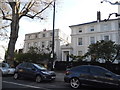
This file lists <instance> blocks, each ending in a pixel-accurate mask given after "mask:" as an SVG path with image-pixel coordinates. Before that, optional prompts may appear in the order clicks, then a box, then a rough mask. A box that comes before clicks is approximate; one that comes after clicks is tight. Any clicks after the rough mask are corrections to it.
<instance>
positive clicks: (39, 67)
mask: <svg viewBox="0 0 120 90" xmlns="http://www.w3.org/2000/svg"><path fill="white" fill-rule="evenodd" d="M34 66H35V67H36V68H38V69H41V70H47V69H46V68H45V67H44V66H42V65H38V64H34Z"/></svg>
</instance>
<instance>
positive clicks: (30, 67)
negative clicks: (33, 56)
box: [27, 63, 35, 69]
mask: <svg viewBox="0 0 120 90" xmlns="http://www.w3.org/2000/svg"><path fill="white" fill-rule="evenodd" d="M33 68H35V67H34V66H33V65H32V64H31V63H28V64H27V69H33Z"/></svg>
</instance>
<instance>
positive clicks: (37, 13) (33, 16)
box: [33, 1, 53, 18]
mask: <svg viewBox="0 0 120 90" xmlns="http://www.w3.org/2000/svg"><path fill="white" fill-rule="evenodd" d="M52 2H53V1H52ZM52 2H50V3H49V4H48V5H47V6H46V7H45V8H44V9H42V10H41V11H40V12H38V13H36V14H35V15H34V16H33V18H34V17H36V16H37V15H38V14H40V13H42V12H43V11H45V10H46V9H47V8H48V7H49V6H50V5H51V4H52Z"/></svg>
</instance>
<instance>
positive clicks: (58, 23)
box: [16, 0, 118, 49]
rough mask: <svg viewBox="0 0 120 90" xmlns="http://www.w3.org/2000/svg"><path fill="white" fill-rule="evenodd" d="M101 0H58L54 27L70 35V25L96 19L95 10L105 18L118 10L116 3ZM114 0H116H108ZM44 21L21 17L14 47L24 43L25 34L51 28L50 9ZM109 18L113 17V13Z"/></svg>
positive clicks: (19, 46)
mask: <svg viewBox="0 0 120 90" xmlns="http://www.w3.org/2000/svg"><path fill="white" fill-rule="evenodd" d="M101 1H102V0H60V5H56V7H57V9H56V19H55V28H56V29H58V28H59V29H61V30H62V31H63V32H64V33H66V34H68V35H70V34H71V30H70V28H69V26H70V25H75V24H81V23H85V22H91V21H95V20H96V19H97V11H101V18H102V19H106V18H108V15H109V14H110V13H114V12H115V13H116V12H118V6H117V5H110V4H109V3H106V2H104V3H100V2H101ZM110 1H111V2H115V1H116V0H110ZM48 16H49V17H48V19H47V20H45V21H41V22H40V21H33V20H31V19H28V18H23V19H21V21H20V30H19V31H20V32H19V38H18V40H17V43H16V48H17V49H18V48H22V47H23V44H24V38H25V34H27V33H33V32H39V31H42V30H43V29H45V28H46V29H48V30H52V11H51V12H50V13H49V15H48ZM111 18H115V16H114V15H113V16H112V17H111Z"/></svg>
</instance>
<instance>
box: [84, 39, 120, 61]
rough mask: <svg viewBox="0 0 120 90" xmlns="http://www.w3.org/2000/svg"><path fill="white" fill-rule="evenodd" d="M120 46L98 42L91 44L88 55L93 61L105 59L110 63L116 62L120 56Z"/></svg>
mask: <svg viewBox="0 0 120 90" xmlns="http://www.w3.org/2000/svg"><path fill="white" fill-rule="evenodd" d="M119 47H120V45H118V44H115V42H113V41H111V40H110V41H104V40H101V41H97V42H96V43H95V44H91V45H89V47H88V52H87V53H86V55H87V56H88V55H89V56H91V58H92V59H91V60H92V61H96V60H99V59H104V60H105V61H108V62H114V60H115V59H116V58H117V57H118V56H119V54H120V48H119Z"/></svg>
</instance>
